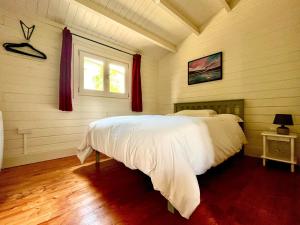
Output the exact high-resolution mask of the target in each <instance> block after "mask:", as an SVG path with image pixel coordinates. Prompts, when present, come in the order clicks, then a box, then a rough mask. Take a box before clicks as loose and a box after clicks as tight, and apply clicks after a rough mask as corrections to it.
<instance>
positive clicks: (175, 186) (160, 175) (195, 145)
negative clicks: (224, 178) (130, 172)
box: [78, 115, 245, 218]
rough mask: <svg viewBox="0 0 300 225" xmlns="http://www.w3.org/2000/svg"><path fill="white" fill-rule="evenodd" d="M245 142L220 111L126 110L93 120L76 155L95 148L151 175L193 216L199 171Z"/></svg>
mask: <svg viewBox="0 0 300 225" xmlns="http://www.w3.org/2000/svg"><path fill="white" fill-rule="evenodd" d="M243 143H245V136H244V134H243V132H242V130H241V128H240V127H239V125H238V123H236V122H235V121H233V120H230V119H224V118H217V117H188V116H158V115H155V116H153V115H151V116H150V115H146V116H122V117H110V118H106V119H101V120H98V121H95V122H93V123H91V124H90V126H89V130H88V132H87V134H86V136H85V139H84V141H83V142H82V144H81V146H80V147H79V152H78V157H79V159H80V160H81V162H83V161H84V160H85V159H86V157H88V155H89V154H90V153H91V152H92V149H95V150H97V151H99V152H102V153H104V154H106V155H108V156H110V157H112V158H114V159H116V160H118V161H120V162H123V163H124V164H125V165H126V166H127V167H129V168H131V169H139V170H141V171H142V172H143V173H145V174H147V175H148V176H150V177H151V181H152V183H153V187H154V189H155V190H158V191H160V193H161V194H162V195H163V196H164V197H165V198H166V199H168V200H169V202H170V203H171V204H172V205H173V206H174V207H175V208H176V209H177V210H178V211H179V213H180V214H181V215H182V216H183V217H185V218H189V217H190V215H191V214H192V213H193V211H194V210H195V209H196V207H197V206H198V205H199V203H200V189H199V186H198V182H197V178H196V175H199V174H202V173H204V172H205V171H206V170H208V169H209V168H210V167H212V166H215V165H217V164H219V163H221V162H222V161H224V160H225V159H227V158H228V157H229V156H231V155H233V154H234V153H236V152H237V151H239V149H240V148H241V146H242V144H243Z"/></svg>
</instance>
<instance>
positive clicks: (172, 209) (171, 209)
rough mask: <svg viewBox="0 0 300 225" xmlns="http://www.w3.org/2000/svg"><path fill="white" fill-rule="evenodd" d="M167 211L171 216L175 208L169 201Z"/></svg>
mask: <svg viewBox="0 0 300 225" xmlns="http://www.w3.org/2000/svg"><path fill="white" fill-rule="evenodd" d="M168 211H169V212H170V213H173V214H174V213H175V208H174V206H173V205H172V204H171V203H170V202H169V201H168Z"/></svg>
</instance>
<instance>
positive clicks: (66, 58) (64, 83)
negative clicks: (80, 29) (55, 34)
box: [59, 27, 73, 111]
mask: <svg viewBox="0 0 300 225" xmlns="http://www.w3.org/2000/svg"><path fill="white" fill-rule="evenodd" d="M71 60H72V34H71V32H70V31H69V30H68V29H67V28H66V27H65V28H64V30H63V40H62V49H61V59H60V81H59V110H62V111H72V110H73V107H72V86H71Z"/></svg>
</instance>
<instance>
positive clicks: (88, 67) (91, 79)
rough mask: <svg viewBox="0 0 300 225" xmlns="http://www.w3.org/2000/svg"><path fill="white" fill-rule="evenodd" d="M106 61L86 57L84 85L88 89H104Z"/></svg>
mask: <svg viewBox="0 0 300 225" xmlns="http://www.w3.org/2000/svg"><path fill="white" fill-rule="evenodd" d="M103 74H104V63H103V61H100V60H96V59H93V58H89V57H84V80H83V87H84V89H88V90H95V91H104V82H103V78H104V76H103Z"/></svg>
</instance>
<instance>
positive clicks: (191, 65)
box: [188, 52, 222, 85]
mask: <svg viewBox="0 0 300 225" xmlns="http://www.w3.org/2000/svg"><path fill="white" fill-rule="evenodd" d="M221 79H222V52H218V53H215V54H212V55H209V56H205V57H202V58H199V59H195V60H193V61H190V62H188V84H189V85H191V84H198V83H203V82H208V81H213V80H221Z"/></svg>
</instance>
